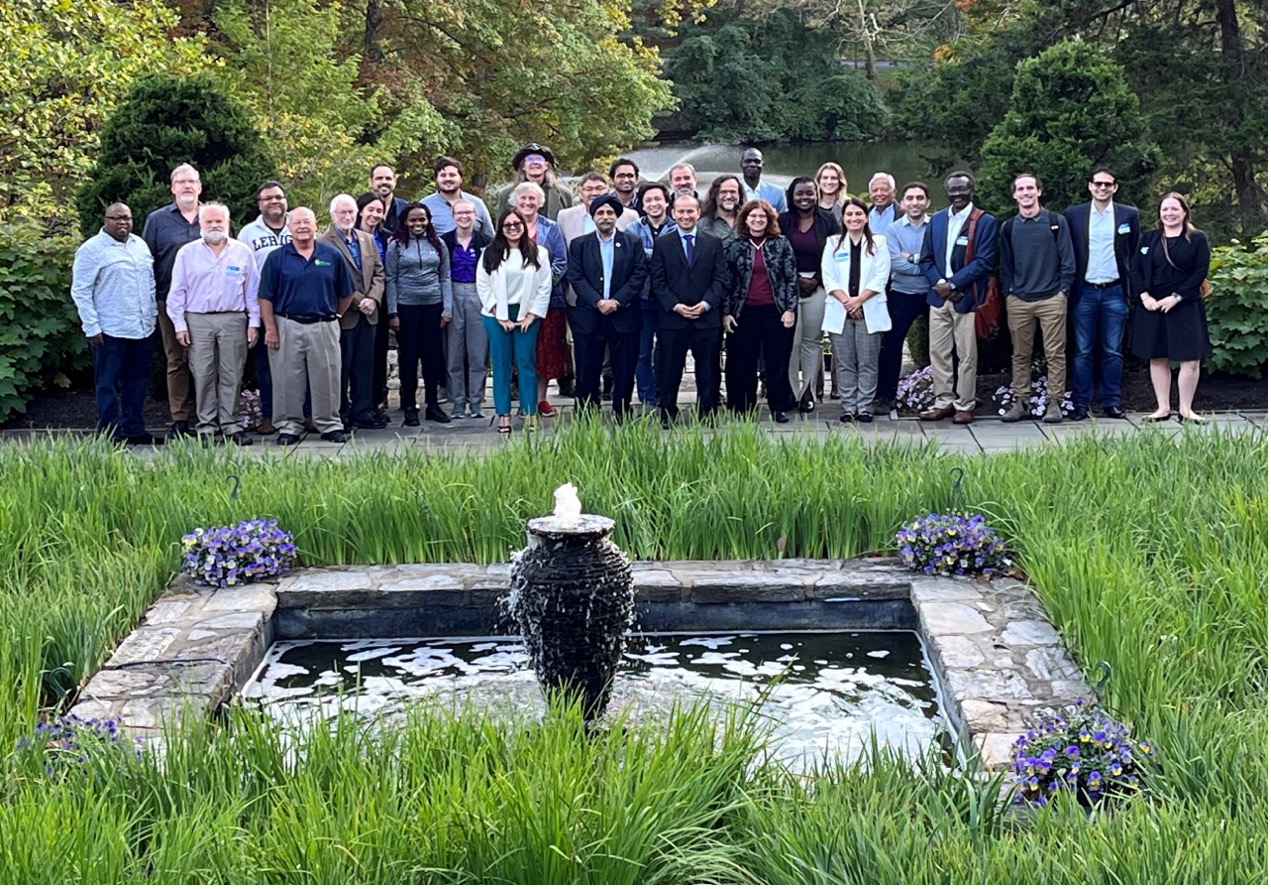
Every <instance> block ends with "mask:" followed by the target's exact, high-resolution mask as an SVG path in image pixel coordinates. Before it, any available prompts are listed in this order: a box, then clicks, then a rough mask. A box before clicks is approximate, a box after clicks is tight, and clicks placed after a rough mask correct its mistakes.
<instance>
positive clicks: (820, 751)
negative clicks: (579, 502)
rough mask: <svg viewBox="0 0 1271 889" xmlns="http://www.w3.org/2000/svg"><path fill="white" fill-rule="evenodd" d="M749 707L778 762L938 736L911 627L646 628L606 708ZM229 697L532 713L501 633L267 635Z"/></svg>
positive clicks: (523, 674)
mask: <svg viewBox="0 0 1271 889" xmlns="http://www.w3.org/2000/svg"><path fill="white" fill-rule="evenodd" d="M703 698H704V699H705V700H706V701H708V702H709V705H710V706H711V708H712V709H713V710H716V711H717V712H720V713H722V711H723V709H724V708H725V707H726V705H727V704H729V703H730V702H737V703H750V704H756V703H757V705H758V712H759V714H760V719H761V721H762V722H763V724H764V726H765V728H768V729H770V730H771V733H772V743H771V744H770V746H769V749H770V751H771V752H772V753H773V755H775V756H776V757H777V758H779V759H781V760H782V761H784V762H786V763H787V764H788V765H790V766H791V767H792V768H795V769H798V768H800V767H801V766H803V765H811V764H815V763H817V762H820V761H821V759H822V758H823V757H826V756H828V757H831V758H833V759H836V760H840V761H852V760H855V759H856V758H858V757H859V756H860V755H861V753H862V752H863V751H864V750H866V749H867V747H868V745H869V743H870V737H871V733H872V734H873V736H874V737H876V738H877V739H878V742H879V744H880V745H883V746H887V747H890V748H893V749H896V750H898V751H901V752H903V753H904V754H905V755H906V756H909V757H911V758H917V757H918V756H920V755H921V754H922V753H923V752H924V751H926V750H927V749H928V748H929V747H930V745H931V743H932V742H933V741H935V742H937V743H942V744H946V745H947V742H946V738H945V733H944V731H943V729H944V726H946V725H947V720H946V718H945V716H944V714H943V713H942V711H941V705H940V701H939V695H938V693H937V691H936V688H935V686H934V683H933V681H932V673H931V669H930V665H929V661H928V659H927V656H926V653H925V650H924V648H923V645H922V642H921V640H920V639H919V637H918V636H917V634H915V633H913V632H911V631H889V632H845V631H834V632H822V633H809V632H798V633H794V632H789V631H773V632H738V633H693V634H684V633H679V634H647V635H643V636H637V637H635V638H633V639H632V641H631V643H630V644H629V645H628V650H627V654H626V656H625V658H624V661H623V665H622V667H621V669H620V671H619V674H618V677H617V679H616V680H615V682H614V693H613V698H612V703H611V704H610V708H609V712H610V713H618V712H622V711H626V712H628V713H629V714H631V716H632V717H633V718H638V719H656V718H658V716H659V714H665V713H667V712H668V711H669V710H670V709H671V707H672V706H674V705H675V704H676V703H677V702H679V703H681V704H686V703H688V702H691V701H695V700H698V699H703ZM241 699H242V700H243V701H244V702H246V703H252V704H259V705H260V706H263V707H264V708H265V710H266V711H267V712H269V713H271V714H272V715H273V716H274V717H275V718H277V719H278V720H279V721H280V722H282V723H284V724H295V723H297V722H312V721H315V720H324V719H330V718H332V717H333V716H334V715H335V714H336V713H337V712H339V711H340V710H343V711H345V712H352V713H356V714H358V715H359V717H362V718H369V719H375V720H383V721H387V722H389V723H392V722H393V721H395V720H401V719H402V718H403V715H404V713H405V710H406V708H407V707H408V706H422V705H433V706H443V707H455V706H460V705H464V704H476V705H478V706H479V707H481V708H482V709H484V710H487V711H490V712H492V713H495V714H498V713H501V712H502V713H508V714H519V715H522V716H527V717H530V718H533V717H536V716H538V715H540V714H542V712H543V709H544V703H543V698H542V695H541V693H540V692H539V689H538V684H537V682H536V681H535V679H534V674H533V672H532V671H531V670H530V668H529V666H528V664H527V661H526V657H525V652H524V648H523V647H522V645H521V643H520V640H519V639H515V638H507V637H485V638H447V639H435V638H434V639H376V640H368V639H358V640H349V641H288V642H279V643H277V644H275V645H274V646H273V647H272V648H271V649H270V650H269V651H268V652H267V653H266V655H265V659H264V661H263V662H262V664H261V666H260V669H259V670H258V671H257V674H256V675H255V676H254V677H253V678H252V680H251V681H250V682H248V684H247V686H246V687H245V688H244V690H243V692H242V694H241Z"/></svg>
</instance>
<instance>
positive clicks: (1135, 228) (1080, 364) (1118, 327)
mask: <svg viewBox="0 0 1271 889" xmlns="http://www.w3.org/2000/svg"><path fill="white" fill-rule="evenodd" d="M1088 187H1089V188H1090V195H1091V201H1090V203H1088V204H1074V205H1073V206H1071V207H1069V208H1068V209H1067V210H1065V211H1064V217H1065V218H1066V219H1067V220H1068V231H1069V232H1070V233H1071V235H1072V250H1073V253H1074V254H1075V255H1076V257H1077V277H1076V278H1075V279H1074V280H1073V284H1072V294H1071V296H1072V300H1071V302H1072V305H1071V306H1070V307H1069V310H1068V314H1069V317H1070V318H1072V327H1073V337H1074V340H1075V345H1076V353H1075V354H1074V356H1073V360H1072V401H1073V411H1072V418H1073V419H1074V420H1084V419H1085V418H1086V417H1087V416H1088V415H1089V410H1090V402H1091V401H1092V400H1093V398H1094V353H1095V344H1096V343H1098V349H1099V401H1100V402H1102V404H1103V415H1104V416H1105V417H1113V418H1115V419H1118V420H1119V419H1123V418H1124V417H1125V411H1123V410H1121V339H1122V335H1123V334H1124V333H1125V322H1126V319H1128V318H1129V316H1130V304H1129V298H1130V294H1131V293H1133V292H1134V291H1133V289H1132V288H1131V286H1130V260H1131V257H1133V256H1134V251H1135V250H1137V249H1138V246H1139V211H1138V210H1136V209H1135V208H1134V207H1131V206H1129V205H1128V204H1117V203H1114V202H1113V200H1112V198H1113V196H1114V195H1115V194H1116V193H1117V177H1116V174H1115V173H1113V172H1112V171H1111V170H1109V169H1108V168H1107V167H1098V168H1097V169H1096V170H1095V171H1094V172H1093V173H1091V174H1090V183H1089V186H1088Z"/></svg>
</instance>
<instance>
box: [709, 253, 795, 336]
mask: <svg viewBox="0 0 1271 889" xmlns="http://www.w3.org/2000/svg"><path fill="white" fill-rule="evenodd" d="M760 249H761V250H762V251H763V264H764V267H765V268H767V269H768V280H769V281H770V282H771V283H772V297H773V302H775V303H776V304H777V311H778V312H796V313H797V312H798V311H799V284H798V279H799V273H798V272H796V271H795V268H794V248H793V247H791V246H790V242H789V241H787V240H786V239H785V238H784V237H782V236H781V235H777V237H775V238H768V239H767V240H766V241H764V242H763V247H761V248H760ZM696 258H697V257H696V255H695V256H694V259H696ZM724 264H725V266H726V267H727V269H728V284H727V286H726V289H725V295H724V314H725V315H732V316H733V317H734V318H740V317H741V311H742V308H743V307H744V306H745V305H746V294H747V293H748V292H749V291H750V279H751V276H752V275H753V274H754V271H755V248H754V245H753V244H751V243H750V241H749V240H745V241H743V240H742V239H741V238H734V239H733V240H731V241H729V242H728V243H727V244H725V245H724Z"/></svg>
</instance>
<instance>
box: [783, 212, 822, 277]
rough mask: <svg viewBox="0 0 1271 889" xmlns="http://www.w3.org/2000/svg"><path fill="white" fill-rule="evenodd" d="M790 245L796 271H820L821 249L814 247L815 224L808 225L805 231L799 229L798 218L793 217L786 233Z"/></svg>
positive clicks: (815, 245)
mask: <svg viewBox="0 0 1271 889" xmlns="http://www.w3.org/2000/svg"><path fill="white" fill-rule="evenodd" d="M786 238H787V239H789V241H790V247H791V248H792V249H793V250H794V269H795V271H797V272H818V273H819V272H820V271H821V251H820V250H818V249H816V247H817V240H816V225H815V224H814V225H810V226H808V230H807V231H805V232H801V231H799V220H798V219H795V220H794V223H793V224H792V225H791V226H790V233H789V234H788V235H786Z"/></svg>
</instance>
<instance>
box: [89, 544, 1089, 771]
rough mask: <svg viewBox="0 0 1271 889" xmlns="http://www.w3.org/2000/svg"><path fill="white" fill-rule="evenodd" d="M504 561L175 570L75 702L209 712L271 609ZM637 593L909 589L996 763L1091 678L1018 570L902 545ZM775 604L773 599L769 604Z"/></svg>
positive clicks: (346, 597) (476, 592)
mask: <svg viewBox="0 0 1271 889" xmlns="http://www.w3.org/2000/svg"><path fill="white" fill-rule="evenodd" d="M510 572H511V567H510V565H508V564H497V565H475V564H456V563H450V564H432V565H396V566H351V567H341V568H312V569H305V570H301V571H296V572H293V573H291V574H290V575H288V576H286V577H284V578H282V579H280V580H279V581H277V582H276V583H258V584H252V585H249V586H244V587H237V588H232V589H223V590H213V589H210V588H208V587H199V586H195V585H194V584H193V583H192V582H191V581H190V580H189V579H188V578H186V577H180V578H178V579H177V580H176V581H175V582H174V583H173V584H172V585H171V586H170V587H169V589H168V592H167V593H165V594H164V595H163V596H162V597H160V598H159V600H158V601H156V602H155V603H154V605H152V606H151V607H150V609H149V611H147V612H146V615H145V618H144V619H143V620H142V622H141V624H140V626H138V627H137V628H136V629H135V630H134V631H133V632H132V633H131V634H130V635H129V636H128V637H127V638H126V639H125V640H124V641H123V643H122V644H121V645H120V646H119V648H118V649H117V650H116V651H115V653H114V655H113V656H112V657H111V658H110V660H108V661H107V662H106V664H105V665H104V666H103V667H102V669H101V671H100V672H98V673H97V675H95V676H94V677H93V678H92V679H91V680H90V681H89V682H88V684H87V685H86V686H85V687H84V689H83V691H82V692H81V694H80V699H79V703H78V704H76V706H75V707H74V708H73V709H72V711H71V712H72V713H73V714H74V715H76V716H80V717H82V718H84V719H91V718H93V717H102V718H106V717H114V718H117V719H119V720H120V722H121V724H122V725H123V726H124V727H125V728H126V729H127V730H129V731H131V732H132V733H133V734H134V735H137V736H139V737H148V738H154V737H156V736H157V735H159V734H160V729H161V726H162V724H163V722H164V721H165V720H168V719H171V718H173V716H174V715H179V714H180V712H181V711H182V710H185V709H188V710H189V711H190V712H192V713H196V714H206V715H211V714H212V713H214V712H215V711H216V710H217V709H218V708H219V707H220V706H221V705H223V704H224V703H226V702H227V701H228V700H230V698H231V697H232V696H233V695H234V693H235V692H237V691H238V689H240V688H241V687H242V686H243V684H244V683H245V682H246V681H247V679H248V678H249V677H250V675H251V674H252V673H253V672H254V671H255V669H256V667H257V666H258V664H259V663H260V661H261V659H262V658H263V656H264V653H265V651H266V650H267V649H268V647H269V646H270V645H272V644H273V642H274V638H275V633H276V626H277V621H276V612H278V611H285V610H287V609H308V610H319V611H320V610H323V609H328V610H334V611H339V610H347V609H352V608H356V609H360V610H362V611H368V610H377V609H409V608H420V607H424V606H426V605H427V606H432V607H444V608H448V609H464V608H486V609H488V608H490V607H491V606H492V605H493V604H494V602H495V600H496V599H497V598H498V597H499V596H501V595H502V593H503V592H504V591H505V590H506V589H507V588H508V585H509V577H510ZM632 573H633V577H634V581H635V586H636V597H637V602H646V603H667V602H671V603H676V602H678V603H686V604H706V605H718V604H736V605H738V606H740V607H745V605H746V604H747V603H769V604H770V603H798V602H811V603H816V602H822V603H830V602H842V601H853V602H870V601H876V602H887V601H891V602H895V601H897V600H908V602H909V603H910V604H911V605H912V608H913V613H914V615H915V623H916V626H914V629H915V630H917V631H919V633H920V635H921V636H922V637H923V640H924V642H925V644H926V647H927V651H928V654H929V657H930V660H931V665H932V668H933V670H934V673H935V679H936V682H937V684H938V686H939V689H940V692H941V697H942V699H943V701H944V704H945V711H946V714H947V715H948V716H949V718H950V719H951V721H952V723H953V727H954V729H955V730H956V732H957V734H958V736H959V739H960V742H961V743H962V744H964V745H966V747H965V749H968V750H971V749H973V750H976V751H978V752H979V753H980V755H981V756H982V759H983V762H984V764H985V765H987V766H989V767H996V768H1000V767H1003V766H1006V765H1007V764H1008V763H1009V762H1010V747H1011V744H1012V743H1013V742H1014V741H1015V739H1016V737H1018V736H1019V735H1020V734H1022V733H1023V732H1026V731H1027V730H1028V729H1029V728H1030V727H1032V726H1033V725H1034V724H1035V723H1036V711H1037V710H1038V709H1040V708H1057V707H1061V706H1064V705H1067V704H1071V703H1073V702H1074V701H1075V699H1076V698H1077V697H1080V696H1089V695H1090V688H1089V686H1088V685H1087V684H1086V682H1085V681H1084V679H1083V677H1082V674H1081V671H1080V670H1079V669H1078V667H1077V665H1076V663H1075V662H1074V661H1073V659H1072V657H1071V655H1070V654H1069V653H1068V651H1067V649H1066V648H1065V647H1064V645H1063V643H1062V640H1061V639H1060V636H1059V633H1058V631H1057V630H1056V629H1055V627H1054V626H1053V625H1052V624H1051V623H1050V621H1049V619H1048V618H1047V616H1046V613H1045V610H1044V609H1043V608H1042V605H1041V603H1040V602H1039V601H1038V599H1037V597H1036V596H1035V595H1034V594H1033V592H1032V591H1031V590H1030V589H1029V588H1028V587H1027V586H1026V585H1025V584H1023V583H1021V582H1019V581H1017V580H1012V579H1010V578H999V579H995V580H982V579H975V580H966V579H960V578H946V577H931V576H925V575H918V574H914V573H913V572H910V571H907V570H905V569H903V568H902V567H901V566H900V564H899V562H897V561H896V560H895V559H885V558H872V559H846V560H825V561H819V560H811V559H785V560H781V561H738V562H723V561H715V562H636V563H634V564H633V566H632ZM765 607H767V604H765Z"/></svg>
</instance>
